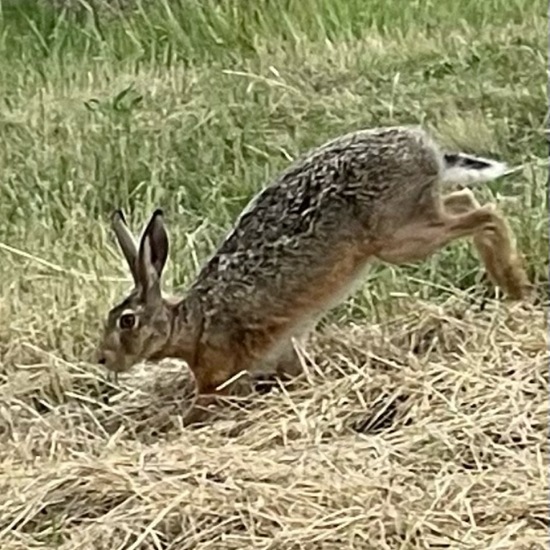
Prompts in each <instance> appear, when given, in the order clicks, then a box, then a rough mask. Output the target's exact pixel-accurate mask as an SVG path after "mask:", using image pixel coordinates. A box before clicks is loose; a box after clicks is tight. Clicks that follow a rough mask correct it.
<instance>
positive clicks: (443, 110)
mask: <svg viewBox="0 0 550 550" xmlns="http://www.w3.org/2000/svg"><path fill="white" fill-rule="evenodd" d="M543 8H544V6H543V3H542V2H541V1H539V0H536V1H532V0H530V1H527V0H514V1H510V0H485V1H484V2H474V1H473V0H463V1H462V2H452V1H450V0H442V1H440V2H428V1H425V0H418V1H416V2H412V3H411V2H404V1H400V0H392V1H387V0H370V1H369V2H359V1H357V0H346V1H345V2H344V1H341V2H336V1H333V0H304V1H303V2H297V1H292V0H286V1H285V2H269V1H268V0H261V1H260V0H258V1H257V2H244V1H234V2H226V3H219V2H213V1H205V2H201V3H197V2H191V1H185V0H179V1H174V2H166V1H159V2H145V1H143V3H137V4H134V3H133V2H129V1H127V2H123V5H122V7H121V8H120V9H119V8H116V9H109V8H108V7H107V6H104V5H100V4H98V3H97V2H96V3H92V4H88V3H85V2H78V1H74V2H59V5H58V7H57V8H56V9H52V8H51V6H49V5H48V2H45V1H43V2H38V3H36V4H35V5H31V3H30V2H27V3H24V4H21V3H15V2H11V3H10V2H4V3H0V97H1V99H2V106H1V108H0V131H1V134H0V135H1V136H2V140H1V142H0V181H1V185H0V254H1V262H0V291H1V295H0V319H1V322H0V358H1V359H0V361H1V362H0V443H1V444H0V488H1V493H2V497H0V542H1V547H2V549H3V550H4V549H6V550H8V549H9V550H11V549H23V548H24V549H34V548H48V549H49V548H64V549H69V548H71V549H72V548H120V549H122V548H125V549H129V548H132V549H138V548H163V549H168V548H174V549H178V550H183V549H186V548H193V549H199V548H220V549H222V548H223V549H231V548H239V549H240V548H265V549H267V548H289V549H294V548H296V549H298V548H326V549H329V548H335V549H336V548H365V549H367V548H377V549H378V548H381V549H382V548H391V549H397V548H400V549H409V548H411V549H413V548H419V549H420V548H434V547H438V545H440V546H439V547H447V548H457V549H459V548H460V549H462V548H464V549H480V550H481V549H484V550H493V549H494V550H496V549H505V548H506V549H508V548H510V549H511V548H514V549H525V550H528V549H529V550H533V549H535V548H541V549H542V548H545V547H546V545H547V542H548V541H547V532H548V502H547V497H548V483H547V478H546V472H547V469H548V460H547V453H548V448H547V438H546V436H547V419H548V408H547V404H548V394H547V387H548V386H547V367H548V354H547V338H546V324H545V309H544V308H545V305H546V303H547V299H548V298H547V288H546V287H547V285H548V247H549V243H548V189H547V184H546V182H547V177H548V166H547V154H548V153H547V143H546V140H545V135H544V129H545V123H546V117H547V99H546V88H545V86H546V72H545V70H546V69H545V67H546V65H545V62H546V57H545V54H546V42H545V36H546V31H545V29H546V26H545V17H544V16H545V11H544V9H543ZM395 123H422V124H424V125H425V126H426V127H427V128H429V129H430V130H432V131H433V132H434V134H435V135H436V136H438V137H439V138H440V139H441V140H442V142H443V143H445V144H446V145H448V146H452V147H458V148H461V149H463V150H465V151H469V152H473V153H478V154H482V155H489V156H495V157H497V158H502V159H505V160H507V161H509V162H510V163H512V164H522V165H523V166H524V168H523V170H522V171H521V172H520V173H519V174H517V175H515V176H513V177H511V178H509V179H506V180H503V181H501V182H495V183H494V184H491V185H489V186H487V187H483V188H479V189H477V190H476V194H477V195H478V197H479V199H480V200H482V201H488V200H496V201H498V203H499V206H500V208H501V209H502V210H504V211H505V212H506V213H507V215H508V216H509V220H510V224H511V226H512V228H513V229H514V231H515V233H516V235H517V240H518V246H519V247H520V248H521V250H522V252H523V254H524V256H525V258H526V262H527V265H528V270H529V275H530V277H531V280H532V281H533V282H534V283H535V284H536V286H537V289H538V295H537V300H536V301H535V303H534V304H516V305H508V304H506V303H504V302H503V301H502V300H501V299H500V297H499V296H497V297H496V299H490V300H488V301H485V302H484V301H483V300H484V288H485V281H484V276H483V273H482V272H481V270H480V268H479V264H478V261H477V259H476V257H475V254H474V253H473V252H472V249H471V246H470V245H469V243H467V242H465V243H458V244H455V245H452V246H450V247H448V248H447V249H446V250H444V251H442V252H441V253H440V254H438V255H436V256H434V257H433V258H432V259H430V261H428V262H425V263H423V264H420V265H416V266H410V267H406V268H400V269H397V268H391V267H387V266H377V267H376V268H373V270H372V271H371V272H370V273H369V275H368V277H367V279H366V281H365V285H364V286H363V288H362V289H361V291H360V292H358V294H357V295H356V296H354V297H353V298H352V299H350V300H348V301H347V302H346V304H343V305H342V306H340V307H338V308H336V309H335V310H334V311H333V312H331V313H330V315H328V316H327V318H326V319H325V321H324V322H323V323H322V325H321V327H320V329H319V331H318V332H317V333H316V334H314V335H313V336H312V339H311V341H310V342H308V343H307V345H306V347H305V348H304V351H303V353H304V369H305V375H304V377H303V378H304V379H303V380H300V381H298V382H297V383H296V386H295V387H289V388H280V389H279V390H278V391H275V392H272V393H270V394H268V395H257V396H254V398H247V399H244V398H243V399H235V400H234V402H233V403H232V405H231V406H229V405H228V409H227V410H226V411H225V413H224V418H222V419H221V420H218V421H216V422H212V424H211V425H209V426H206V427H204V428H197V429H184V428H182V427H181V418H182V415H183V412H184V410H185V408H186V406H188V404H189V398H188V392H189V391H190V390H189V388H188V385H189V381H188V380H187V378H186V370H185V368H183V367H182V366H178V365H173V364H170V365H160V366H151V365H148V366H147V368H145V367H144V368H142V369H140V368H138V369H136V370H135V372H132V373H131V374H130V375H128V376H127V377H125V378H124V379H123V380H121V384H120V386H119V385H116V386H114V385H112V384H110V383H109V382H107V380H106V375H105V373H104V372H103V371H102V370H101V369H99V368H98V367H96V366H95V365H94V364H92V363H91V357H92V352H93V350H94V346H95V344H96V342H97V338H98V332H99V330H100V327H101V323H102V321H103V318H104V315H105V314H106V312H107V310H108V309H109V307H110V306H111V305H113V303H114V302H115V301H116V300H117V299H118V298H119V297H120V296H121V294H122V293H124V291H125V290H126V289H127V286H128V274H127V273H126V272H124V271H123V270H122V262H121V260H120V257H119V254H118V251H117V249H116V247H115V245H114V243H113V240H112V236H111V234H110V231H109V228H108V223H107V219H108V215H109V214H110V212H111V210H112V208H113V207H114V206H121V207H123V208H124V209H125V210H126V211H127V213H128V215H129V216H130V219H131V222H132V223H133V224H134V225H135V227H136V230H137V229H138V227H139V225H140V224H142V223H143V222H144V221H145V218H146V216H148V214H149V213H150V212H151V211H152V209H153V208H155V207H156V206H162V207H163V208H164V209H165V211H166V213H167V218H168V228H169V231H170V237H171V242H172V247H171V261H170V264H169V268H168V273H167V277H166V281H165V283H166V287H167V288H174V289H177V288H184V287H185V286H186V285H187V284H188V283H189V282H190V280H191V279H192V277H193V276H194V274H195V273H196V272H197V270H198V269H199V267H200V265H201V263H202V262H203V261H204V260H205V259H206V257H207V256H208V255H209V254H210V253H211V252H212V251H213V249H214V248H215V246H216V244H217V243H218V242H219V240H220V238H221V237H222V236H223V234H224V233H225V232H226V231H227V229H228V228H229V227H230V225H231V223H232V222H233V220H234V219H235V218H236V216H237V215H238V213H239V211H240V209H241V208H242V207H243V206H244V205H245V204H246V202H248V200H249V199H250V197H251V196H252V195H253V194H254V193H255V192H256V191H257V190H259V189H260V188H261V187H262V186H263V185H265V184H266V183H267V181H268V180H269V179H270V178H271V177H273V176H274V175H275V174H276V173H277V172H278V171H279V170H281V169H282V168H284V167H285V166H287V165H288V163H289V162H290V161H291V159H292V158H295V157H296V156H297V155H299V154H300V153H302V152H303V151H305V150H306V149H308V148H310V147H312V146H315V145H319V144H321V143H322V142H323V141H325V140H327V139H329V138H331V137H334V136H335V135H338V134H340V133H344V132H348V131H350V130H353V129H356V128H360V127H368V126H376V125H384V124H395ZM482 302H483V304H485V307H484V308H483V307H481V303H482ZM186 396H187V397H186ZM107 397H108V400H107ZM445 545H446V546H445Z"/></svg>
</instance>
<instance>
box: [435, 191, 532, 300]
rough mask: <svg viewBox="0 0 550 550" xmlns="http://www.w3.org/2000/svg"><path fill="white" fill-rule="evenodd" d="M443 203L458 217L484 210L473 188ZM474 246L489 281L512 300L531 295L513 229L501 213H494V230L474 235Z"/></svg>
mask: <svg viewBox="0 0 550 550" xmlns="http://www.w3.org/2000/svg"><path fill="white" fill-rule="evenodd" d="M442 201H443V207H444V209H445V210H446V211H447V212H449V213H451V214H455V215H456V214H463V213H465V212H468V211H475V210H478V209H480V208H481V205H480V204H479V202H478V201H477V199H476V198H475V196H474V194H473V193H472V191H470V189H462V190H460V191H455V192H454V193H449V194H448V195H445V196H444V197H443V198H442ZM473 243H474V246H475V248H476V250H477V252H478V254H479V256H480V258H481V261H482V262H483V265H484V266H485V269H486V270H487V275H488V276H489V279H490V280H491V281H492V282H493V283H494V284H495V285H497V286H500V287H501V288H502V289H503V290H504V292H506V294H508V296H509V297H510V298H512V299H518V300H519V299H521V298H523V297H524V296H525V295H526V294H528V292H529V289H530V286H531V285H530V283H529V279H528V277H527V273H526V272H525V269H524V267H523V261H522V259H521V257H520V255H519V253H518V251H517V249H516V246H515V243H514V235H513V233H512V230H511V229H510V227H509V225H508V223H507V221H506V219H505V218H504V216H503V215H502V214H499V213H498V212H494V221H493V226H492V230H485V231H479V232H477V233H475V234H474V235H473Z"/></svg>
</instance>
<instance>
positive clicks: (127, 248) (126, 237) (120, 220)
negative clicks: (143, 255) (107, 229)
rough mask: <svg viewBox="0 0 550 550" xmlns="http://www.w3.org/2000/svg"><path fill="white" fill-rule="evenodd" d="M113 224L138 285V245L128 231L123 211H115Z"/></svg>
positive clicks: (112, 219)
mask: <svg viewBox="0 0 550 550" xmlns="http://www.w3.org/2000/svg"><path fill="white" fill-rule="evenodd" d="M111 224H112V227H113V231H114V232H115V236H116V238H117V241H118V244H119V246H120V249H121V250H122V254H124V257H125V258H126V262H127V263H128V267H129V268H130V272H131V274H132V277H133V278H134V282H135V283H136V284H137V272H136V260H137V255H138V250H137V245H136V242H135V240H134V237H133V235H132V233H130V230H129V229H128V225H127V224H126V220H125V218H124V213H123V212H122V210H115V211H114V212H113V215H112V217H111Z"/></svg>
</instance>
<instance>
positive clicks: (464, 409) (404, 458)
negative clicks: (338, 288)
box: [0, 300, 549, 550]
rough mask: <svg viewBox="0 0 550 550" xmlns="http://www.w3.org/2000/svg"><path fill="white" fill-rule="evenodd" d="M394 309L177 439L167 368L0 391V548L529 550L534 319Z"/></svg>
mask: <svg viewBox="0 0 550 550" xmlns="http://www.w3.org/2000/svg"><path fill="white" fill-rule="evenodd" d="M407 310H408V311H405V313H403V314H402V315H400V316H399V317H396V318H394V319H392V320H391V321H389V322H388V323H387V324H386V325H378V326H366V325H354V326H347V327H340V328H338V329H336V328H334V327H328V328H327V329H325V330H323V331H322V332H319V333H318V334H316V335H315V336H314V337H313V338H312V340H311V341H310V342H309V343H308V344H307V346H306V347H305V350H304V376H303V377H302V379H300V380H298V381H296V382H295V383H294V385H293V386H288V387H278V388H275V389H274V390H273V391H271V392H270V393H267V394H265V395H253V396H250V395H248V396H247V395H245V396H241V397H238V398H237V397H236V398H234V399H232V400H231V402H230V403H228V404H227V406H226V407H225V408H224V409H223V410H222V411H217V413H216V414H218V416H219V418H218V419H216V420H215V421H214V420H213V421H212V422H211V423H209V424H208V425H206V426H204V427H197V428H193V429H191V428H183V427H182V411H183V410H185V408H186V407H187V406H188V402H189V392H191V391H192V389H191V388H192V387H191V386H189V380H188V379H187V378H186V371H185V369H184V368H182V367H181V366H180V365H176V364H170V365H168V366H167V365H166V364H164V365H158V366H155V367H154V366H151V365H147V366H144V367H143V368H141V369H136V371H135V372H134V373H132V374H131V375H129V376H127V377H126V378H125V379H123V380H122V381H121V385H120V387H110V388H108V387H107V386H106V385H104V384H106V382H105V381H102V380H101V377H102V376H103V375H102V373H101V372H99V371H98V372H97V373H96V372H93V371H92V370H90V367H89V366H84V365H83V366H78V365H59V364H57V365H53V364H52V365H49V367H48V368H47V369H46V370H48V372H49V374H48V376H47V377H46V378H42V379H40V381H38V380H37V379H36V373H35V372H34V371H23V372H21V375H20V377H16V378H14V379H13V380H10V381H9V382H8V383H7V384H6V385H4V386H3V387H2V388H1V393H0V396H1V397H0V444H1V447H0V460H1V467H0V472H1V474H0V494H1V495H2V496H0V541H1V548H2V550H15V549H33V548H60V549H76V548H90V549H91V548H93V549H127V550H129V549H145V548H148V549H149V548H150V549H153V548H155V549H165V550H166V549H174V550H175V549H177V550H185V549H197V550H198V549H206V548H208V549H220V550H221V549H224V550H231V549H239V550H241V549H244V548H258V549H268V548H269V549H276V548H284V549H342V548H364V549H370V548H372V549H397V548H403V549H405V548H406V549H417V548H418V549H420V548H422V549H424V548H455V549H461V548H464V549H480V550H481V549H483V550H491V549H495V550H496V549H497V548H498V549H504V548H514V549H518V550H519V549H524V550H535V549H538V548H540V549H542V548H545V547H546V545H547V533H548V524H549V520H548V501H547V496H548V483H547V469H548V456H547V453H548V441H547V427H548V426H547V420H548V383H547V382H548V381H547V372H548V353H547V341H546V329H545V316H544V312H543V310H542V309H541V308H540V307H539V308H535V307H532V306H513V307H512V308H511V307H510V306H505V305H503V304H494V305H493V307H492V308H489V309H486V310H485V311H482V312H479V311H473V310H471V309H470V308H469V307H468V306H467V305H466V304H463V303H461V302H460V301H458V300H457V301H455V302H454V303H449V304H446V305H445V306H444V307H435V306H431V305H429V304H428V305H427V304H418V303H416V304H412V305H411V306H409V307H408V308H407ZM52 372H56V373H57V374H56V375H55V377H54V376H53V375H52ZM54 380H57V384H58V385H59V386H60V388H58V389H57V390H55V391H57V392H58V393H59V392H61V394H62V395H63V402H60V401H59V402H57V403H56V404H53V405H52V403H54V401H55V400H53V399H52V397H51V393H52V392H54V389H52V387H50V386H52V385H54V383H53V381H54ZM46 381H47V383H45V382H46ZM48 384H49V385H50V386H48ZM102 384H103V385H104V386H102ZM107 394H108V397H109V399H106V395H107Z"/></svg>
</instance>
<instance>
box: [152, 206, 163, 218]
mask: <svg viewBox="0 0 550 550" xmlns="http://www.w3.org/2000/svg"><path fill="white" fill-rule="evenodd" d="M158 216H160V217H163V216H164V211H163V210H162V208H157V209H156V210H155V211H154V212H153V216H152V217H153V218H156V217H158Z"/></svg>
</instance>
